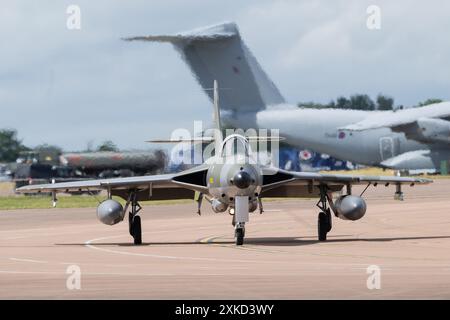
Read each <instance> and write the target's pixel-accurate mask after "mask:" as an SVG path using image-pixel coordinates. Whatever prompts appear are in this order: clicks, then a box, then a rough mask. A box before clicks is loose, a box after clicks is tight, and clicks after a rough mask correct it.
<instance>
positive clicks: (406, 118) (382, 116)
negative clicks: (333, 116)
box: [339, 102, 450, 131]
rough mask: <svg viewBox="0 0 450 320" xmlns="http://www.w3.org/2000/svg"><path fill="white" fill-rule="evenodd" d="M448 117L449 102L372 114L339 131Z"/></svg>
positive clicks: (449, 112)
mask: <svg viewBox="0 0 450 320" xmlns="http://www.w3.org/2000/svg"><path fill="white" fill-rule="evenodd" d="M448 117H450V102H441V103H436V104H432V105H428V106H424V107H420V108H409V109H404V110H398V111H386V112H373V113H372V114H371V115H370V116H368V117H366V118H365V119H364V120H362V121H359V122H356V123H353V124H350V125H347V126H345V127H341V128H339V130H349V131H364V130H369V129H378V128H383V127H388V128H396V127H401V126H406V125H411V124H414V123H416V122H417V121H418V120H419V119H433V120H438V119H447V118H448ZM442 121H444V120H442Z"/></svg>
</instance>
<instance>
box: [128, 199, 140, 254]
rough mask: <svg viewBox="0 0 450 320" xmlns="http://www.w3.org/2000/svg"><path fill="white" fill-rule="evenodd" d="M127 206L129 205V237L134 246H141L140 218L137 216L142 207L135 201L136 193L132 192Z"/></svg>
mask: <svg viewBox="0 0 450 320" xmlns="http://www.w3.org/2000/svg"><path fill="white" fill-rule="evenodd" d="M129 204H130V205H131V211H130V212H129V213H128V226H129V231H130V235H131V236H132V237H133V239H134V244H136V245H139V244H142V228H141V217H140V216H139V215H138V213H139V211H141V209H142V207H141V206H140V205H139V203H138V201H137V193H136V192H135V191H132V192H131V194H130V198H129Z"/></svg>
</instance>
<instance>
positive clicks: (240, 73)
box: [125, 23, 450, 170]
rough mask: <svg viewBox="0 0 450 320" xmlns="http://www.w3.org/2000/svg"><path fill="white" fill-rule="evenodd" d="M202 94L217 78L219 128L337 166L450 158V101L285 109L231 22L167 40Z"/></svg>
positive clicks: (433, 165)
mask: <svg viewBox="0 0 450 320" xmlns="http://www.w3.org/2000/svg"><path fill="white" fill-rule="evenodd" d="M125 40H128V41H133V40H140V41H156V42H169V43H171V44H173V45H174V47H175V48H176V50H177V51H178V52H179V53H180V54H181V56H182V58H183V59H184V61H185V62H186V63H187V64H188V65H189V67H190V68H191V70H192V72H193V74H194V75H195V78H196V79H197V80H198V82H199V83H200V85H201V86H202V88H204V89H205V92H206V94H207V95H208V96H209V97H210V98H211V99H212V92H211V91H210V90H207V89H206V88H208V86H210V83H212V82H213V80H214V79H217V80H218V81H219V83H220V84H221V87H223V88H227V90H224V91H223V93H221V101H222V103H221V108H222V116H223V122H224V124H225V125H226V126H229V127H234V128H242V129H246V128H266V129H272V128H274V129H279V130H280V135H282V136H284V137H285V138H286V142H287V143H289V144H291V145H294V146H299V147H304V148H309V149H312V150H314V151H317V152H321V153H326V154H329V155H331V156H334V157H336V158H339V159H342V160H348V161H352V162H355V163H359V164H364V165H371V166H380V167H386V168H392V169H396V170H407V169H437V168H439V167H440V162H441V161H442V160H448V159H450V148H449V144H450V138H449V137H450V121H449V120H450V102H443V103H439V104H434V105H429V106H425V107H421V108H414V109H405V110H399V111H356V110H338V109H321V110H317V109H307V108H298V107H297V106H295V105H289V104H287V103H286V101H285V99H284V98H283V96H282V95H281V93H280V91H279V90H278V89H277V87H276V86H275V85H274V84H273V82H272V81H271V80H270V79H269V77H268V76H267V74H266V73H265V72H264V71H263V69H262V68H261V66H260V65H259V64H258V62H257V60H256V59H255V57H254V56H253V55H252V53H251V52H250V50H249V49H248V48H247V46H246V45H245V44H244V42H243V41H242V39H241V36H240V34H239V31H238V28H237V26H236V25H235V24H234V23H223V24H218V25H214V26H210V27H205V28H200V29H196V30H192V31H188V32H183V33H179V34H175V35H167V36H143V37H131V38H126V39H125Z"/></svg>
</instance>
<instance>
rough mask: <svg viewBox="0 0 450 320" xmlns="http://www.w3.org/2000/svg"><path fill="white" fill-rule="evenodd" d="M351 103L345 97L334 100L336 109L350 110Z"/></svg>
mask: <svg viewBox="0 0 450 320" xmlns="http://www.w3.org/2000/svg"><path fill="white" fill-rule="evenodd" d="M351 105H352V104H351V102H350V100H349V99H347V98H346V97H339V98H337V99H336V109H350V108H351Z"/></svg>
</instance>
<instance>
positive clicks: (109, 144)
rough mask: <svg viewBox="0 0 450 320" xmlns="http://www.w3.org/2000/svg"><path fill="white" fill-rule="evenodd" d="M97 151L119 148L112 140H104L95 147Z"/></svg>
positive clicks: (116, 149)
mask: <svg viewBox="0 0 450 320" xmlns="http://www.w3.org/2000/svg"><path fill="white" fill-rule="evenodd" d="M97 151H119V149H118V148H117V146H116V144H115V143H114V142H112V141H111V140H106V141H103V142H102V143H101V144H100V145H99V146H98V147H97Z"/></svg>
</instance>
